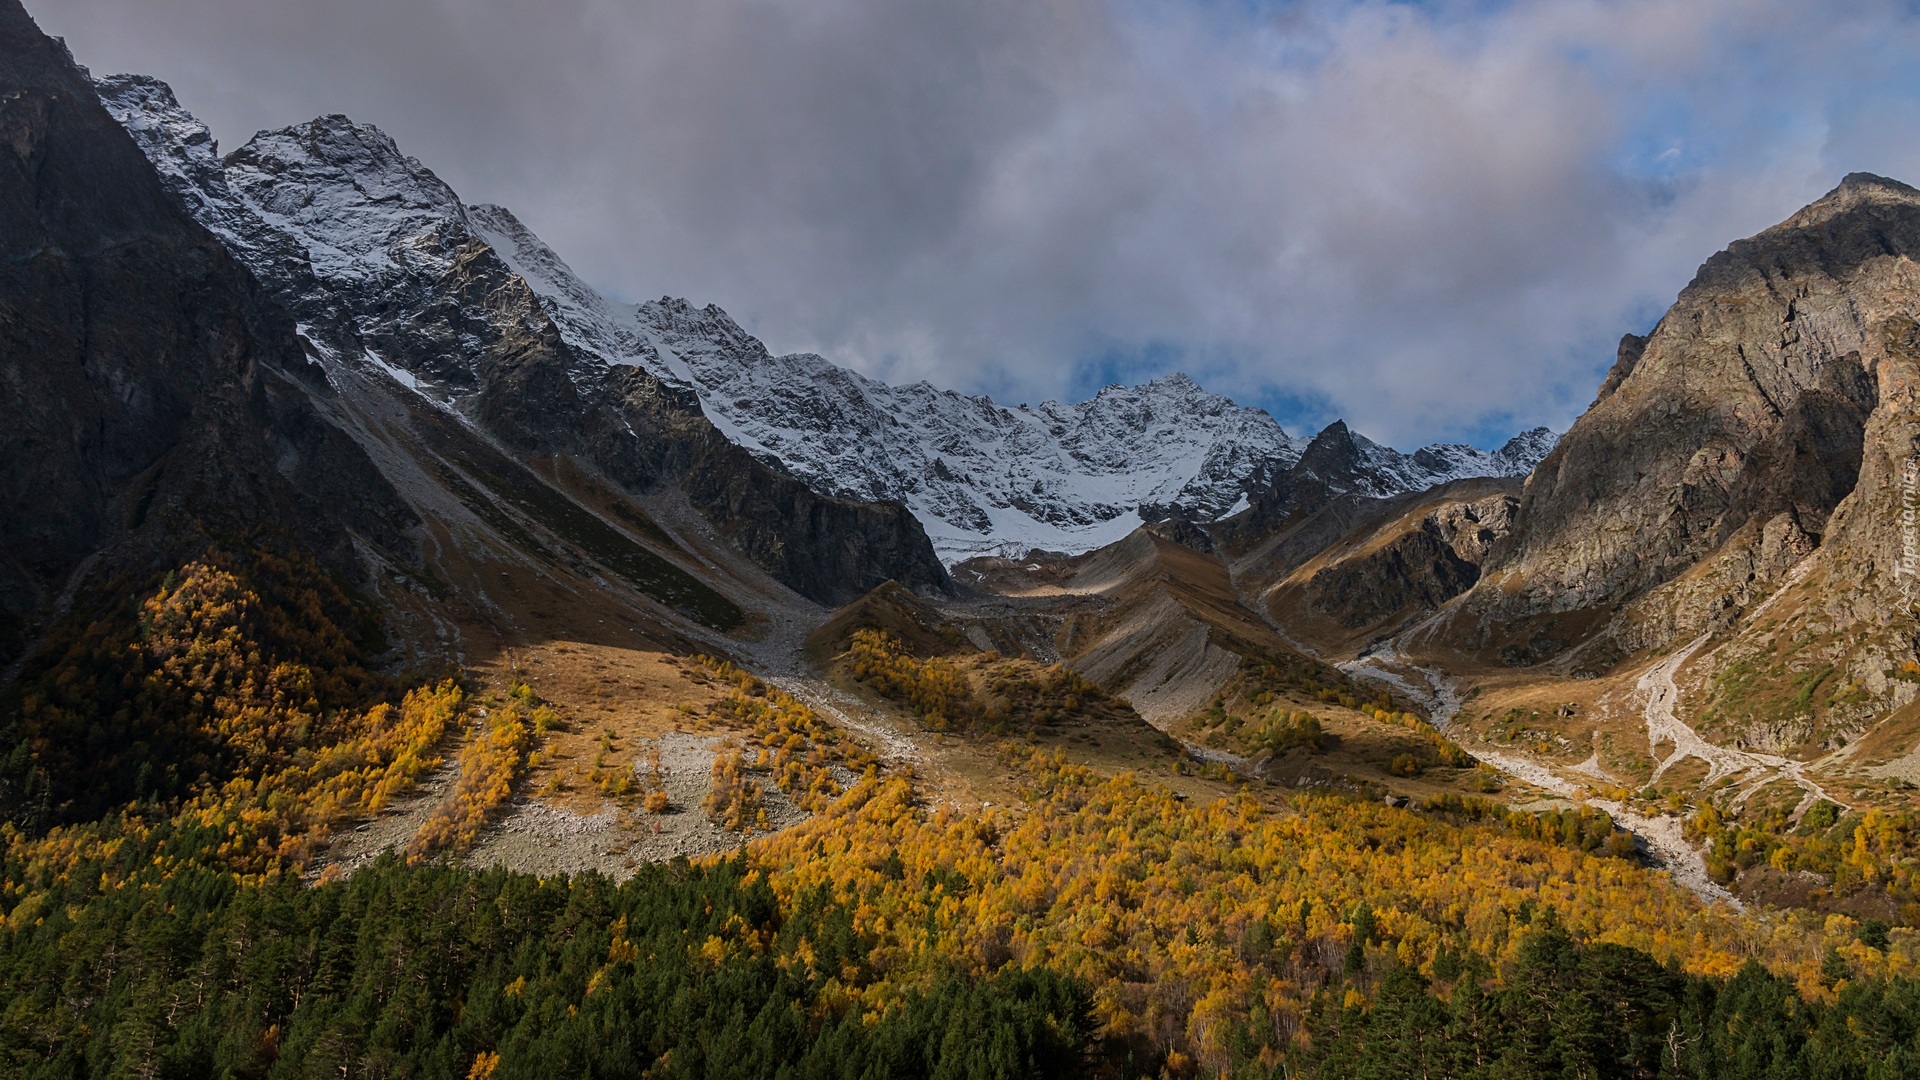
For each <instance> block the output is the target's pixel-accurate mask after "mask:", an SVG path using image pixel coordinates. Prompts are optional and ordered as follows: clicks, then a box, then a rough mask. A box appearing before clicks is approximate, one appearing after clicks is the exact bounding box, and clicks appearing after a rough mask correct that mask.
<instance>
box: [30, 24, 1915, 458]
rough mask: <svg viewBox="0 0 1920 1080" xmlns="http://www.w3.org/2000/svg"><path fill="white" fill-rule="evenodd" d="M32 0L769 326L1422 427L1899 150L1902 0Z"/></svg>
mask: <svg viewBox="0 0 1920 1080" xmlns="http://www.w3.org/2000/svg"><path fill="white" fill-rule="evenodd" d="M38 14H39V16H40V18H41V19H42V20H43V23H44V24H45V25H47V26H48V28H49V29H50V30H51V31H53V32H56V33H64V34H66V35H67V36H68V37H69V38H70V39H71V42H72V44H73V46H74V48H75V51H76V53H77V54H78V55H79V56H80V57H81V59H82V60H83V61H84V62H87V63H90V64H91V65H93V66H94V67H95V68H96V69H97V70H107V69H115V70H120V69H132V70H145V71H148V72H150V73H152V74H156V75H158V76H160V77H162V78H165V79H168V80H169V81H171V82H173V83H174V84H175V87H176V89H177V90H178V91H179V93H180V96H181V98H182V100H183V101H184V102H185V103H186V104H187V105H188V106H189V107H190V108H193V109H195V110H196V111H198V112H200V113H201V114H202V115H203V116H204V117H205V118H206V119H208V120H209V122H210V123H212V124H213V125H214V127H215V130H216V131H217V132H219V133H220V134H221V135H222V136H223V138H224V139H225V140H226V141H227V142H228V143H229V144H231V143H232V142H233V141H234V140H235V139H236V138H238V137H242V136H244V135H245V134H246V133H248V132H249V131H251V130H252V129H253V128H255V127H261V126H277V125H280V124H285V123H291V122H295V121H298V120H303V119H306V118H307V117H309V116H311V115H313V114H316V113H319V112H326V111H343V112H347V113H350V114H352V115H353V116H354V117H355V118H356V119H359V120H362V121H367V122H372V123H377V124H379V125H381V126H382V127H385V128H387V129H388V130H389V131H391V132H392V133H393V134H394V135H395V136H396V137H397V138H398V139H400V141H401V143H402V145H403V147H405V148H406V149H407V150H408V151H409V152H411V153H414V154H415V155H417V156H419V157H421V158H422V159H423V160H424V161H426V162H427V163H428V164H429V165H430V166H432V167H433V168H435V169H436V170H437V171H439V172H441V173H442V175H443V176H445V177H446V178H447V179H448V180H449V181H450V182H452V183H453V184H454V185H455V187H456V188H458V189H459V190H460V191H462V193H463V194H465V195H466V196H467V197H468V198H470V199H474V200H476V201H477V200H481V199H486V200H491V201H500V202H504V203H506V204H508V205H510V206H512V207H513V208H514V209H515V210H516V212H518V213H519V214H520V215H521V216H522V217H523V218H524V219H526V220H527V221H528V223H529V224H531V225H532V226H533V227H534V228H535V229H536V230H538V231H539V232H541V233H542V235H543V236H545V237H546V238H547V239H548V240H549V241H550V242H552V243H553V244H554V245H555V246H556V247H557V248H558V249H559V250H560V251H561V252H562V253H563V254H565V255H566V256H567V257H568V258H569V259H570V261H572V262H573V263H574V264H575V265H576V268H578V269H580V270H582V271H583V272H584V273H586V274H587V275H588V276H589V277H591V278H592V279H594V280H595V281H596V282H597V283H599V284H600V285H602V286H603V287H605V288H607V289H609V290H610V291H613V292H616V293H620V294H624V295H628V296H631V297H645V296H652V295H659V294H663V293H672V294H675V295H686V296H688V297H690V298H692V299H695V300H697V301H707V300H712V301H716V302H719V303H721V304H722V305H723V306H726V307H727V308H728V309H729V310H730V311H733V312H734V313H735V314H736V316H739V317H741V318H742V319H743V321H745V322H748V323H749V324H750V325H751V326H752V327H753V328H754V329H755V330H756V331H757V332H759V333H760V334H761V335H762V336H763V337H765V338H766V339H767V340H768V342H769V344H770V345H772V346H773V347H775V348H777V349H799V348H813V349H818V350H819V351H822V352H824V353H826V354H828V355H829V356H832V357H833V358H835V359H836V360H839V361H841V362H843V363H848V364H850V365H852V366H855V367H859V368H862V369H864V370H867V371H869V372H871V373H875V374H878V375H881V376H884V377H888V378H894V379H913V378H919V377H926V378H929V379H931V380H932V381H934V382H936V383H940V384H943V385H949V386H955V387H958V388H960V389H965V390H989V391H994V392H997V393H1000V394H1002V395H1006V396H1010V397H1012V398H1014V399H1015V400H1023V399H1038V398H1040V397H1045V396H1051V395H1057V394H1062V393H1065V392H1067V391H1068V390H1069V389H1070V388H1073V387H1074V386H1076V385H1077V383H1078V382H1079V381H1081V378H1082V376H1083V375H1084V371H1083V369H1082V368H1080V367H1079V366H1077V365H1079V364H1081V362H1082V361H1085V360H1086V359H1087V358H1088V357H1089V356H1090V355H1091V354H1092V353H1094V352H1096V351H1098V350H1102V349H1111V350H1114V351H1115V352H1116V353H1118V354H1120V355H1122V356H1125V355H1129V354H1134V355H1139V356H1142V357H1145V358H1147V359H1146V360H1144V361H1143V362H1146V363H1159V362H1172V361H1167V360H1165V359H1164V358H1165V357H1168V356H1169V355H1178V356H1179V360H1178V362H1179V363H1180V364H1181V365H1182V366H1185V367H1187V368H1189V369H1190V370H1192V371H1193V372H1194V374H1195V375H1196V376H1198V377H1200V378H1201V379H1202V381H1203V382H1205V383H1206V384H1208V385H1209V386H1211V387H1214V388H1216V389H1220V390H1223V391H1226V392H1231V393H1234V394H1236V395H1238V396H1241V397H1243V398H1247V399H1260V398H1261V397H1262V396H1264V395H1269V394H1271V395H1273V396H1275V397H1278V396H1280V395H1282V394H1284V395H1290V396H1296V397H1304V398H1309V399H1318V400H1324V401H1325V402H1326V403H1327V404H1328V407H1329V408H1330V409H1331V410H1332V411H1333V412H1336V413H1339V414H1342V415H1345V416H1347V417H1349V418H1350V419H1351V420H1352V421H1353V422H1354V423H1355V425H1356V426H1357V427H1359V428H1360V429H1361V430H1364V431H1368V432H1370V433H1373V434H1375V435H1376V437H1380V438H1384V439H1388V440H1391V441H1394V442H1397V443H1400V444H1402V445H1405V444H1408V443H1411V442H1417V441H1423V440H1425V439H1429V438H1433V437H1439V436H1446V435H1452V434H1456V433H1462V432H1476V431H1483V430H1485V429H1486V427H1487V426H1488V425H1500V424H1508V423H1511V424H1531V423H1535V422H1547V423H1554V424H1564V423H1565V422H1566V421H1567V420H1568V419H1570V418H1571V416H1572V414H1573V412H1574V411H1577V409H1578V408H1579V407H1581V406H1583V405H1584V404H1585V403H1586V401H1587V400H1588V398H1589V397H1590V396H1591V392H1592V389H1593V387H1594V385H1595V383H1596V382H1597V378H1598V373H1599V371H1600V370H1601V369H1602V368H1604V366H1605V364H1606V363H1607V362H1608V361H1609V360H1610V359H1611V347H1612V342H1613V341H1614V340H1615V339H1616V338H1617V337H1618V336H1619V334H1620V333H1621V332H1623V331H1626V330H1630V329H1644V328H1645V326H1646V325H1647V324H1648V323H1649V322H1650V321H1651V316H1652V315H1654V314H1657V312H1658V310H1659V308H1660V307H1663V306H1664V305H1665V303H1666V302H1668V301H1669V300H1670V299H1671V297H1672V294H1673V293H1674V292H1675V291H1677V289H1678V288H1679V286H1680V285H1682V284H1684V283H1685V281H1686V279H1687V278H1688V277H1689V276H1690V275H1691V272H1692V269H1693V267H1694V266H1695V265H1697V264H1698V263H1699V262H1700V261H1701V260H1703V259H1704V258H1705V257H1706V256H1707V255H1709V254H1710V253H1712V252H1713V251H1714V250H1717V249H1718V248H1720V247H1722V246H1724V245H1725V243H1726V242H1727V241H1729V240H1731V239H1733V238H1735V237H1737V236H1741V235H1745V234H1748V233H1751V232H1754V231H1756V230H1757V229H1759V228H1762V227H1764V226H1766V225H1768V224H1771V223H1772V222H1774V221H1776V220H1779V219H1781V218H1783V217H1785V216H1786V215H1787V214H1789V213H1790V212H1791V211H1793V210H1794V209H1796V208H1797V207H1798V206H1799V205H1801V204H1802V203H1804V202H1806V201H1808V200H1809V199H1811V198H1813V197H1816V196H1817V195H1819V194H1820V193H1821V192H1822V191H1824V190H1825V189H1826V188H1828V187H1830V186H1831V185H1832V184H1833V183H1834V182H1835V181H1837V180H1838V178H1839V176H1840V175H1841V174H1842V173H1844V172H1847V171H1850V170H1852V169H1855V168H1867V169H1872V170H1875V171H1885V172H1891V173H1894V174H1896V175H1905V176H1906V177H1907V178H1908V179H1920V138H1917V137H1916V136H1920V112H1917V111H1916V107H1915V103H1916V100H1917V98H1916V89H1915V85H1914V76H1913V75H1912V74H1910V72H1911V71H1912V70H1914V67H1915V66H1914V61H1915V60H1916V59H1920V58H1917V57H1916V56H1915V52H1916V49H1915V37H1914V26H1913V22H1912V18H1911V16H1910V15H1908V14H1907V13H1906V11H1905V9H1904V8H1903V7H1902V6H1901V5H1898V4H1895V3H1892V2H1891V0H1889V2H1884V3H1882V2H1875V0H1859V2H1843V3H1834V4H1825V5H1806V4H1793V3H1786V2H1776V0H1694V2H1667V0H1538V2H1535V3H1526V4H1512V5H1488V4H1485V3H1475V2H1471V0H1463V2H1461V3H1459V4H1445V3H1442V4H1431V5H1425V6H1420V7H1414V6H1408V5H1398V4H1385V3H1334V2H1322V3H1314V2H1306V3H1299V4H1291V5H1285V6H1283V7H1281V8H1278V9H1276V11H1275V12H1271V13H1264V14H1255V13H1249V12H1248V10H1247V9H1246V8H1244V7H1241V6H1238V5H1215V4H1199V5H1194V6H1191V7H1185V8H1168V7H1166V6H1148V5H1127V4H1112V3H1102V2H1097V0H1045V2H1015V0H976V2H971V3H925V4H896V3H885V2H880V0H809V2H806V3H775V2H771V0H702V2H694V0H671V2H666V0H662V2H652V3H618V2H615V0H546V2H533V0H459V2H456V0H407V2H402V0H385V2H381V3H374V2H372V0H365V2H362V3H333V4H326V5H320V4H311V3H298V2H294V0H247V2H243V0H63V2H62V3H61V5H60V6H59V7H58V8H57V9H55V8H48V9H47V10H45V11H41V12H39V13H38ZM1635 147H1644V148H1645V149H1644V150H1641V151H1636V150H1635V149H1634V148H1635ZM1669 152H1671V153H1672V155H1673V156H1672V157H1668V156H1667V154H1668V153H1669ZM1636 155H1638V156H1637V157H1636Z"/></svg>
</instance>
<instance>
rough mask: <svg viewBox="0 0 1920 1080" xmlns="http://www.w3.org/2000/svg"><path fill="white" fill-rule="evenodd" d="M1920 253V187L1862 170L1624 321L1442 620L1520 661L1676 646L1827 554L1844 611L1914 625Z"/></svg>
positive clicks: (1844, 620) (1823, 587)
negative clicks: (1909, 611)
mask: <svg viewBox="0 0 1920 1080" xmlns="http://www.w3.org/2000/svg"><path fill="white" fill-rule="evenodd" d="M1916 256H1920V192H1917V191H1915V190H1914V189H1913V188H1910V187H1908V186H1907V185H1905V184H1902V183H1899V182H1897V181H1892V180H1888V179H1885V178H1883V177H1877V176H1871V175H1867V174H1854V175H1851V176H1848V177H1847V178H1846V179H1845V180H1844V181H1843V182H1842V183H1841V184H1840V186H1839V187H1837V188H1836V189H1834V190H1833V191H1832V192H1831V193H1829V194H1828V195H1826V196H1825V197H1823V198H1822V199H1820V200H1819V201H1818V202H1815V203H1813V204H1812V205H1810V206H1808V207H1807V208H1805V209H1804V210H1802V211H1800V212H1799V213H1797V214H1795V215H1794V216H1793V217H1791V218H1789V219H1788V220H1787V221H1785V222H1783V223H1782V224H1780V225H1778V226H1775V227H1774V228H1771V229H1768V230H1766V231H1765V232H1763V233H1760V234H1759V235H1757V236H1755V237H1753V238H1751V239H1748V240H1743V241H1739V242H1737V243H1735V244H1733V245H1731V246H1730V247H1729V248H1728V249H1727V250H1725V251H1723V252H1721V253H1719V254H1717V255H1715V256H1714V257H1712V258H1711V259H1709V260H1707V262H1706V263H1705V264H1704V265H1702V266H1701V268H1700V270H1699V272H1698V273H1697V274H1696V275H1695V277H1694V279H1693V281H1692V283H1690V284H1689V285H1688V286H1687V287H1686V289H1685V290H1684V291H1682V293H1681V294H1680V297H1679V299H1678V301H1677V302H1676V303H1675V304H1674V306H1673V307H1672V308H1671V309H1670V310H1669V311H1668V312H1667V313H1666V315H1665V316H1664V317H1663V318H1662V319H1661V320H1660V322H1659V324H1658V325H1657V326H1656V327H1655V328H1654V330H1653V332H1652V333H1651V334H1650V335H1648V336H1647V337H1646V338H1639V337H1635V336H1631V335H1630V336H1628V337H1627V338H1626V339H1625V340H1623V341H1622V343H1621V347H1620V355H1619V360H1618V362H1617V363H1616V364H1615V365H1614V368H1613V370H1612V371H1611V372H1610V373H1609V374H1608V376H1607V379H1606V381H1605V383H1604V384H1603V385H1602V387H1601V390H1600V394H1599V397H1598V400H1596V401H1595V402H1594V404H1593V406H1592V407H1591V408H1590V409H1589V410H1588V411H1587V412H1586V414H1584V415H1583V416H1581V417H1580V419H1579V420H1578V421H1577V422H1576V423H1575V424H1574V425H1573V427H1572V429H1571V430H1569V431H1568V432H1567V434H1566V435H1565V436H1564V437H1563V438H1562V439H1561V440H1560V443H1559V445H1558V446H1557V447H1556V448H1555V449H1554V451H1553V453H1551V454H1550V455H1548V456H1547V458H1546V459H1545V460H1544V461H1543V462H1542V463H1541V464H1540V466H1539V467H1538V468H1537V469H1536V470H1535V471H1534V474H1533V476H1532V478H1531V479H1530V480H1529V481H1528V483H1527V486H1526V489H1525V493H1524V495H1523V497H1522V500H1521V505H1520V511H1519V520H1518V523H1517V525H1516V528H1515V530H1514V532H1513V534H1512V536H1511V537H1510V538H1509V539H1508V540H1507V541H1506V542H1504V543H1502V544H1501V545H1499V546H1498V548H1497V549H1496V551H1495V552H1494V554H1493V556H1492V558H1491V559H1490V561H1489V564H1488V566H1487V568H1486V572H1485V573H1484V574H1483V577H1482V580H1481V582H1480V584H1479V585H1478V586H1476V587H1475V588H1474V589H1473V590H1472V592H1470V593H1469V594H1468V595H1467V597H1466V598H1465V599H1464V600H1463V601H1462V602H1461V603H1460V604H1459V605H1458V608H1457V610H1456V611H1455V612H1453V613H1452V615H1451V617H1450V618H1449V619H1448V620H1447V621H1446V623H1445V625H1444V626H1441V627H1438V628H1437V629H1436V633H1437V634H1438V635H1439V639H1440V640H1446V641H1450V642H1452V643H1453V644H1455V645H1457V646H1463V647H1467V648H1471V649H1492V650H1494V651H1496V652H1498V653H1500V654H1501V655H1504V656H1506V657H1507V658H1508V659H1509V660H1510V661H1511V662H1521V663H1533V662H1540V661H1542V660H1545V659H1549V658H1551V657H1552V656H1554V655H1556V654H1558V653H1560V652H1562V651H1564V650H1566V649H1568V648H1569V647H1572V646H1574V645H1578V644H1581V643H1583V642H1586V643H1589V644H1592V643H1594V642H1595V641H1596V639H1605V645H1604V646H1603V647H1599V648H1596V649H1592V650H1590V651H1591V652H1593V653H1594V654H1596V655H1600V656H1602V657H1604V656H1607V655H1613V656H1618V655H1621V654H1623V653H1626V652H1631V651H1634V650H1641V649H1663V648H1666V647H1668V646H1670V645H1672V644H1674V643H1675V642H1676V641H1680V640H1684V639H1685V638H1687V637H1690V636H1692V635H1694V634H1697V633H1700V632H1701V631H1704V630H1714V629H1721V628H1727V627H1730V626H1733V625H1734V624H1735V623H1736V622H1737V621H1738V619H1739V617H1740V615H1741V613H1742V612H1743V611H1745V610H1746V609H1748V608H1749V607H1750V606H1751V605H1752V603H1753V602H1754V601H1755V600H1757V599H1759V598H1760V597H1763V596H1765V595H1767V594H1768V593H1769V592H1771V591H1772V590H1773V589H1774V588H1775V586H1776V585H1777V584H1778V583H1779V582H1780V581H1781V579H1782V578H1783V576H1784V575H1785V574H1786V572H1787V571H1788V570H1789V569H1790V568H1792V567H1794V566H1795V565H1796V564H1798V563H1799V562H1801V560H1803V559H1806V558H1808V557H1809V556H1810V555H1814V556H1817V559H1818V562H1817V566H1816V567H1815V568H1814V570H1813V573H1814V575H1815V576H1814V577H1812V578H1809V579H1808V582H1809V584H1808V588H1810V589H1815V590H1816V592H1817V593H1818V596H1819V600H1818V604H1819V606H1820V607H1821V608H1823V609H1827V610H1828V611H1829V613H1830V615H1831V617H1833V618H1835V619H1837V620H1838V621H1839V623H1840V624H1841V625H1843V626H1844V625H1852V626H1855V627H1856V628H1858V630H1859V632H1860V633H1861V634H1867V635H1868V636H1871V633H1869V630H1868V628H1869V627H1872V628H1876V629H1874V630H1873V631H1872V633H1879V632H1880V631H1886V632H1889V633H1893V632H1897V627H1894V626H1893V622H1894V621H1897V620H1896V619H1894V617H1893V615H1892V613H1893V612H1895V611H1897V610H1898V608H1897V605H1896V603H1895V601H1897V599H1898V597H1899V593H1900V587H1899V579H1900V575H1899V572H1898V557H1899V552H1900V541H1901V537H1900V531H1899V525H1898V522H1899V500H1900V498H1901V495H1900V492H1901V483H1902V479H1901V475H1902V474H1901V470H1902V468H1903V467H1904V463H1905V462H1906V461H1908V460H1910V459H1911V458H1912V456H1913V454H1914V451H1915V448H1916V446H1917V445H1920V444H1917V443H1916V442H1915V441H1914V440H1915V435H1916V432H1915V431H1914V430H1913V427H1914V425H1913V422H1912V421H1911V420H1909V419H1908V417H1910V416H1911V415H1913V404H1912V394H1913V387H1914V378H1915V370H1916V369H1915V367H1914V363H1913V359H1912V350H1911V346H1910V344H1909V342H1910V328H1911V327H1912V326H1913V319H1914V317H1915V316H1916V314H1920V273H1917V272H1916V266H1915V262H1914V259H1915V257H1916ZM1548 626H1557V627H1560V629H1556V630H1544V629H1542V628H1543V627H1548ZM1859 640H1863V639H1856V643H1857V642H1858V641H1859ZM1848 648H1849V649H1852V648H1853V646H1848ZM1875 650H1876V652H1877V653H1878V654H1879V659H1878V660H1876V661H1875V662H1874V663H1875V664H1876V665H1878V666H1879V667H1884V666H1886V665H1887V662H1888V659H1887V655H1886V649H1885V647H1884V646H1875ZM1836 655H1837V654H1836ZM1843 662H1845V661H1843ZM1878 673H1879V672H1878V670H1876V672H1875V674H1878Z"/></svg>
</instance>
